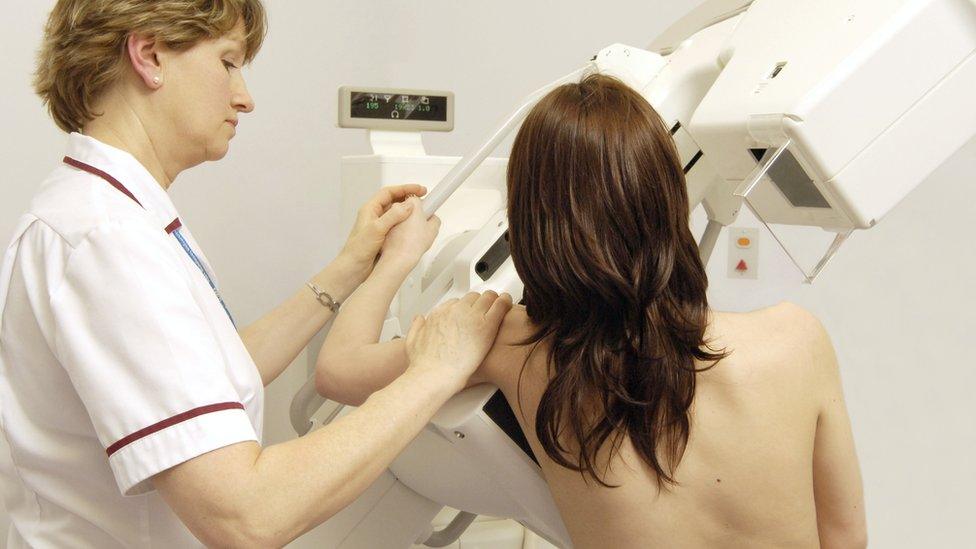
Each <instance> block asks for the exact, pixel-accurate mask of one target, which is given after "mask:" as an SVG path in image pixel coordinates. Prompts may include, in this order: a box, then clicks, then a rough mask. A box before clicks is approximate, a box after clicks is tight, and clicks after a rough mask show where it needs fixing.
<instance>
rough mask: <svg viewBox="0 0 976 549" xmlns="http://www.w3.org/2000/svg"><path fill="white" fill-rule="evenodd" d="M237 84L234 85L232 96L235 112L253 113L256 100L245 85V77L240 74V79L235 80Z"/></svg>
mask: <svg viewBox="0 0 976 549" xmlns="http://www.w3.org/2000/svg"><path fill="white" fill-rule="evenodd" d="M235 80H236V81H237V82H236V83H235V85H234V89H233V94H232V96H231V102H232V103H233V106H234V110H236V111H238V112H251V111H253V110H254V98H253V97H251V94H250V93H248V91H247V84H245V83H244V77H243V76H241V75H240V72H238V77H237V78H236V79H235Z"/></svg>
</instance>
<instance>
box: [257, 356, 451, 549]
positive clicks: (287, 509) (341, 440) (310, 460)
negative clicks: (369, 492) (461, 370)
mask: <svg viewBox="0 0 976 549" xmlns="http://www.w3.org/2000/svg"><path fill="white" fill-rule="evenodd" d="M456 385H457V384H452V383H445V382H443V380H434V379H432V378H431V376H430V375H429V374H427V375H425V374H422V373H420V372H418V371H410V372H407V373H405V374H404V375H402V376H401V377H399V378H398V379H397V380H396V381H394V382H393V383H391V384H390V385H389V386H388V387H386V388H385V389H383V390H381V391H377V392H376V393H374V394H373V395H372V396H371V397H370V398H369V399H368V400H367V401H366V402H365V403H364V404H363V405H362V406H361V407H360V408H359V409H357V410H355V411H353V412H351V413H350V414H348V415H346V416H344V417H342V418H340V419H338V420H337V421H335V422H333V423H332V424H330V425H328V426H326V427H324V428H322V429H319V430H318V431H315V432H313V433H312V434H310V435H308V436H306V437H304V438H300V439H296V440H292V441H290V442H287V443H284V444H280V445H276V446H271V447H268V448H266V449H265V450H264V451H262V452H261V454H260V456H259V457H258V459H257V461H256V462H255V463H254V467H253V474H252V475H251V481H250V482H249V483H248V484H249V486H248V490H247V491H248V492H249V493H250V494H251V497H250V498H249V499H250V501H251V502H252V505H253V506H254V507H253V509H252V512H255V513H258V514H259V517H258V518H257V519H256V522H257V523H263V524H266V525H267V526H268V528H269V531H270V532H273V533H275V534H274V535H275V537H277V538H278V539H276V540H275V541H276V543H275V545H283V544H284V543H287V542H288V541H290V540H292V539H294V538H295V537H297V536H299V535H301V534H302V533H303V532H305V531H307V530H309V529H310V528H312V527H314V526H315V525H317V524H319V523H321V522H323V521H325V520H326V519H328V518H329V517H331V516H333V515H334V514H335V513H337V512H338V511H340V510H341V509H343V508H344V507H345V506H347V505H349V504H350V503H352V501H353V500H355V499H356V498H357V497H358V496H359V494H361V493H362V492H363V491H364V490H365V489H366V488H367V487H368V486H369V485H370V484H371V483H372V482H373V481H374V480H375V479H376V478H377V477H378V476H379V475H380V474H381V473H382V472H383V471H384V470H385V469H386V468H387V467H388V466H389V464H390V463H391V462H392V461H393V459H394V458H395V457H396V456H397V455H398V454H399V453H400V452H401V451H402V450H403V448H405V447H406V446H407V444H409V443H410V441H411V440H413V438H414V437H415V436H416V435H417V433H419V432H420V430H421V429H422V428H423V427H424V425H426V424H427V422H428V421H429V420H430V418H431V416H432V415H433V414H434V413H435V412H436V411H437V410H438V409H439V408H440V407H441V405H443V403H444V402H445V401H446V400H447V399H448V398H450V397H451V396H452V395H453V394H454V392H455V391H456V390H457V388H458V387H457V386H456ZM278 542H280V543H278Z"/></svg>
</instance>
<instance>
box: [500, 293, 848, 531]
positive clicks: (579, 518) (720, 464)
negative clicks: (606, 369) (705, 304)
mask: <svg viewBox="0 0 976 549" xmlns="http://www.w3.org/2000/svg"><path fill="white" fill-rule="evenodd" d="M531 329H532V326H531V324H530V323H529V320H528V317H527V315H526V313H525V309H524V308H521V307H516V308H514V309H513V310H512V311H511V313H509V315H508V318H506V321H505V323H504V324H503V326H502V330H501V332H500V333H499V338H498V340H497V341H496V343H495V347H494V349H493V350H492V352H491V353H490V354H489V356H488V358H487V359H486V361H485V365H484V367H483V372H482V373H483V375H484V376H485V377H486V378H488V379H489V380H490V381H492V382H493V383H495V384H496V385H498V386H499V387H500V388H501V389H502V391H503V392H504V393H505V396H506V397H507V399H508V401H509V403H510V404H511V405H512V408H513V409H514V410H515V411H516V416H518V418H519V421H520V422H521V425H522V428H523V430H524V431H525V434H526V436H527V437H528V439H529V442H530V444H531V445H532V449H533V451H534V452H535V454H536V456H537V457H538V458H539V461H540V463H541V464H542V469H543V472H544V474H545V476H546V479H547V481H548V483H549V486H550V488H551V490H552V493H553V496H554V497H555V499H556V503H557V505H558V506H559V509H560V512H561V514H562V516H563V519H564V521H565V523H566V526H567V528H568V529H569V532H570V535H571V536H572V538H573V541H574V545H575V547H576V548H577V549H586V548H603V547H614V548H638V547H640V548H647V547H669V548H670V547H674V548H679V547H723V548H724V547H749V548H761V547H819V546H821V543H822V545H823V546H824V547H849V546H858V545H862V543H861V542H860V541H858V540H857V539H856V538H857V537H858V536H857V535H854V536H851V535H850V534H851V533H852V532H853V533H855V534H856V533H857V532H859V531H863V520H864V519H863V516H864V514H863V503H862V499H861V488H860V486H861V482H860V473H859V471H858V466H857V459H856V456H855V454H854V448H853V441H852V438H851V432H850V424H849V421H848V419H847V412H846V410H845V407H844V402H843V396H842V393H841V390H840V382H839V376H838V373H837V368H836V360H835V359H834V357H833V351H832V348H831V347H830V342H829V340H828V339H827V337H826V334H825V333H824V331H823V328H822V327H821V326H820V324H819V322H818V321H817V320H816V319H815V318H814V317H812V316H811V315H810V314H809V313H807V312H805V311H803V310H802V309H800V308H799V307H796V306H794V305H790V304H782V305H778V306H776V307H771V308H769V309H764V310H761V311H756V312H753V313H747V314H731V313H715V314H714V315H713V318H712V322H711V324H710V326H709V331H708V334H707V339H708V340H709V341H711V343H712V347H713V348H717V349H723V348H724V349H726V350H728V351H731V354H730V356H729V357H728V358H726V359H724V360H722V361H721V362H720V363H719V364H718V365H716V366H715V367H714V368H712V369H710V370H708V371H705V372H702V373H700V374H698V380H697V388H696V394H695V399H694V404H693V406H692V409H691V434H690V437H689V440H688V444H687V447H686V450H685V453H684V456H683V458H682V460H681V462H680V464H679V466H678V468H677V470H676V472H675V478H676V480H677V485H676V486H673V487H666V488H664V489H659V488H658V482H657V479H656V477H655V476H654V473H653V470H652V469H650V468H649V467H647V466H645V464H644V463H643V462H641V460H640V459H639V458H638V457H637V455H636V454H635V453H634V451H633V449H632V447H630V445H629V441H627V440H626V439H625V441H624V443H623V445H622V447H621V451H620V452H619V454H617V455H615V456H614V457H613V459H612V460H610V461H609V463H606V460H605V459H604V460H603V461H604V463H605V464H607V466H608V468H607V473H606V476H605V478H604V480H605V481H606V482H608V483H609V484H612V485H618V486H619V487H617V488H604V487H602V486H600V484H599V483H596V482H595V481H593V480H592V479H588V480H587V481H584V480H583V478H582V476H581V475H580V474H579V473H578V472H575V471H571V470H569V469H566V468H563V467H560V466H558V465H556V464H555V463H554V462H553V461H552V460H551V459H549V458H548V456H546V454H545V452H544V451H543V450H542V448H541V446H540V445H539V441H538V438H537V437H536V435H535V414H536V409H537V407H538V403H539V400H540V398H541V395H542V392H543V391H544V389H545V387H546V382H547V380H548V377H547V373H546V369H547V368H546V364H545V360H546V353H547V350H548V349H546V348H545V347H544V346H545V343H544V342H543V343H541V344H540V345H539V346H538V348H537V349H536V350H535V351H534V352H531V353H530V347H525V346H521V347H520V346H513V345H512V343H514V342H517V341H521V340H524V338H525V337H526V336H527V335H529V333H530V331H531ZM526 358H528V362H527V363H526V367H525V372H524V374H523V377H522V382H521V406H520V405H519V400H520V399H519V395H517V393H516V391H517V386H518V378H519V372H520V370H521V366H522V364H523V362H525V360H526ZM602 454H603V456H605V455H606V449H604V450H603V452H602ZM818 515H819V517H818ZM818 518H819V521H820V524H819V527H818ZM862 537H863V536H862ZM851 542H853V543H851Z"/></svg>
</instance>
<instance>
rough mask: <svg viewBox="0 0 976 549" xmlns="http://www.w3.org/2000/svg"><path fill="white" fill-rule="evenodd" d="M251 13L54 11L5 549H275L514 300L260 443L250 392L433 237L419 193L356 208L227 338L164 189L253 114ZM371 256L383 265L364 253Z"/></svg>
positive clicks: (170, 2)
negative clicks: (355, 296) (315, 426)
mask: <svg viewBox="0 0 976 549" xmlns="http://www.w3.org/2000/svg"><path fill="white" fill-rule="evenodd" d="M265 29H266V16H265V11H264V8H263V6H262V5H261V2H260V0H59V1H58V2H57V4H56V6H55V7H54V9H53V11H52V13H51V15H50V18H49V20H48V23H47V26H46V28H45V33H44V39H43V44H42V45H41V49H40V53H39V58H38V61H37V72H36V75H35V82H34V84H35V89H36V91H37V93H38V94H39V95H40V97H41V99H42V100H43V101H44V103H45V105H46V106H47V107H48V110H49V112H50V114H51V117H52V118H53V119H54V122H55V123H56V124H57V125H58V127H60V128H61V129H62V130H64V131H65V132H68V133H69V134H70V135H69V136H68V140H67V149H66V152H65V154H64V158H63V160H61V161H60V162H59V163H58V164H57V165H52V166H51V167H52V171H51V173H50V175H49V176H48V178H47V179H46V180H45V181H44V182H43V183H42V184H41V186H40V187H39V189H38V191H37V194H36V195H35V197H34V199H33V200H32V202H31V204H30V206H29V209H28V211H27V213H25V214H24V216H23V217H22V218H21V220H20V222H19V223H18V225H17V228H16V230H15V233H14V235H13V240H12V242H11V243H10V245H9V247H8V248H7V249H6V251H5V253H4V257H3V263H2V270H0V429H2V435H3V436H4V438H5V439H6V442H7V444H8V446H9V449H10V451H9V454H4V455H3V456H2V457H0V485H2V491H3V497H4V503H5V505H6V508H7V510H8V512H9V514H10V517H11V521H12V524H11V529H10V535H9V539H8V544H7V546H8V547H10V548H17V547H28V546H30V547H98V548H106V547H150V546H152V547H187V546H193V545H199V544H200V543H203V544H206V545H220V546H243V545H246V546H262V547H264V546H281V545H284V544H286V543H287V542H289V541H290V540H292V539H294V538H296V537H297V536H299V535H301V534H302V533H303V532H305V531H307V530H309V529H310V528H312V527H314V526H315V525H317V524H319V523H321V522H322V521H324V520H326V519H327V518H329V517H330V516H332V515H334V514H335V513H336V512H338V511H339V510H341V509H342V508H343V507H344V506H346V505H348V504H349V503H351V502H352V501H353V500H354V499H355V498H356V497H357V496H358V495H359V494H360V493H361V492H362V491H363V490H364V489H365V488H366V487H368V486H369V484H370V483H371V482H372V481H373V480H374V479H375V478H377V477H378V476H379V475H380V474H381V473H382V471H384V470H385V468H386V467H387V465H389V463H390V462H391V461H392V460H393V459H394V457H395V456H396V455H397V454H398V453H399V451H400V450H402V449H403V448H404V447H405V446H406V445H407V444H408V443H409V442H410V440H411V439H412V438H413V437H414V436H415V435H416V434H417V433H418V432H419V431H420V430H421V429H422V428H423V426H424V425H425V424H426V423H427V421H428V420H429V419H430V417H431V416H432V415H433V413H434V412H436V410H437V409H438V408H439V407H440V406H441V405H442V404H443V403H444V402H445V401H446V400H447V399H448V398H450V397H451V396H452V395H453V394H455V393H456V392H457V391H458V390H460V389H461V388H462V387H464V385H465V383H467V381H468V377H469V376H470V374H471V373H472V372H473V371H474V370H475V368H476V367H477V366H478V364H480V362H481V360H482V359H483V357H484V355H485V353H486V352H487V350H488V349H489V347H490V346H491V343H492V341H493V340H494V338H495V335H496V333H497V329H498V326H499V323H500V321H501V318H502V317H503V316H504V314H505V312H507V310H508V308H509V307H510V306H511V300H510V298H508V297H507V296H503V297H498V296H497V295H495V294H493V293H486V294H484V295H479V294H469V295H468V296H466V297H465V298H463V299H461V300H454V301H452V302H449V303H447V304H445V305H444V306H442V307H440V308H438V309H436V310H434V311H433V312H431V313H430V314H429V315H427V317H426V318H421V319H419V321H417V322H414V325H413V327H412V328H411V331H410V333H409V334H408V336H407V349H408V354H409V357H410V367H409V368H408V369H407V371H406V373H404V374H403V375H402V376H401V377H400V378H398V379H397V380H396V381H394V382H392V383H391V384H390V385H388V386H387V387H386V388H384V389H382V390H380V391H377V392H376V393H374V394H373V395H372V396H371V397H370V398H369V399H368V400H367V401H366V402H365V403H364V404H363V405H362V406H361V407H359V408H358V409H357V410H355V411H354V412H352V413H349V414H348V415H346V416H344V417H343V418H341V419H339V420H337V421H335V422H333V423H331V424H330V425H328V426H327V427H325V428H322V429H319V430H317V431H315V432H313V433H311V434H310V435H308V436H306V437H303V438H300V439H296V440H292V441H289V442H286V443H283V444H279V445H274V446H268V447H262V446H261V427H262V422H263V413H264V410H263V406H264V386H265V385H267V384H268V383H270V382H271V381H272V380H274V379H275V378H276V377H277V376H278V375H279V374H280V373H281V372H282V371H283V370H284V369H285V368H286V367H287V365H288V364H290V363H291V362H292V361H293V360H294V358H295V357H296V356H297V355H298V354H299V352H300V351H301V350H302V349H303V348H304V347H305V346H306V344H307V343H308V341H309V339H310V338H311V337H312V336H313V335H314V334H315V333H316V332H318V331H319V330H320V329H321V328H322V327H323V325H324V324H325V322H326V321H327V320H328V319H329V318H330V317H331V316H332V315H333V314H334V313H335V312H336V311H337V310H338V308H339V307H340V306H341V303H342V301H344V300H345V299H346V297H347V296H348V295H350V294H351V293H352V292H353V291H354V290H355V289H356V288H357V287H358V286H359V285H360V283H361V282H363V281H364V280H365V279H366V278H367V277H368V276H369V274H370V272H371V270H372V269H373V267H374V265H377V264H380V263H385V264H386V265H385V266H390V265H392V266H394V267H395V268H398V269H410V268H412V267H413V266H414V265H415V264H416V263H417V262H418V261H419V259H420V256H421V255H422V254H423V253H424V251H426V249H427V248H428V247H429V246H430V244H431V242H432V241H433V238H434V236H435V235H436V233H437V228H438V221H437V219H436V218H432V219H430V220H428V219H426V218H425V217H424V216H423V213H422V211H421V207H420V202H419V200H418V199H417V198H415V197H414V196H412V195H423V194H424V193H425V189H423V188H422V187H420V186H418V185H403V186H399V187H392V188H387V189H385V190H383V191H381V192H380V193H379V194H377V195H376V196H375V197H374V198H373V199H371V200H370V201H369V202H368V203H366V204H365V205H364V206H363V207H362V209H361V210H360V212H359V215H358V219H357V221H356V223H355V226H354V228H353V229H352V232H351V234H350V235H349V238H348V240H347V242H346V243H345V245H344V247H343V248H342V251H341V252H340V253H339V254H338V256H337V257H336V258H335V260H333V261H332V262H331V263H329V264H328V265H326V266H325V267H324V268H323V269H322V270H321V271H320V272H319V273H317V274H315V275H314V276H312V277H310V279H309V280H308V284H307V285H305V286H302V287H300V288H298V289H297V291H296V292H295V293H294V294H293V295H292V296H291V297H289V298H288V299H287V300H286V301H285V302H283V303H282V304H280V305H279V306H277V307H276V308H275V309H273V310H272V311H270V312H269V313H267V314H266V315H265V316H263V317H262V318H260V319H259V320H257V321H256V322H254V323H253V324H251V325H249V326H238V325H236V324H235V321H234V319H233V318H232V315H231V309H230V307H228V304H227V303H225V302H224V300H223V299H222V298H221V295H220V286H219V284H218V281H217V277H216V276H215V274H214V272H213V270H212V269H211V267H210V265H209V263H208V262H207V259H206V257H205V255H204V253H203V250H202V249H201V247H200V245H199V243H198V242H197V241H196V240H194V238H193V235H192V234H191V232H190V229H189V228H188V227H187V226H186V224H185V223H184V222H183V221H182V220H181V219H180V216H179V213H178V212H177V211H176V208H175V207H174V205H173V202H172V201H171V200H170V198H169V196H168V194H167V190H168V189H169V187H170V185H171V184H172V183H173V182H174V180H175V179H176V178H177V176H178V175H179V174H180V173H182V172H183V171H184V170H186V169H188V168H191V167H193V166H196V165H198V164H200V163H203V162H206V161H212V160H219V159H221V158H222V157H223V156H224V155H225V154H226V153H227V150H228V147H229V143H230V141H231V139H232V138H233V137H234V135H235V133H236V132H237V126H238V122H239V121H240V119H241V117H242V116H243V115H246V114H247V113H249V112H251V111H252V110H253V109H254V101H253V100H252V98H251V96H250V95H249V94H248V92H247V89H246V87H245V83H244V78H243V75H242V72H241V68H242V66H243V65H244V64H246V63H248V62H249V61H251V60H252V59H253V57H254V56H255V55H256V54H257V52H258V50H259V48H260V46H261V43H262V41H263V39H264V36H265ZM380 252H382V253H380Z"/></svg>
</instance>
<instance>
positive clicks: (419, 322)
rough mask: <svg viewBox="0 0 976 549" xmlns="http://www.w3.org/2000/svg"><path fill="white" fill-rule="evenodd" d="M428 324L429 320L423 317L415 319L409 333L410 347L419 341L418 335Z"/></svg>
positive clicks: (408, 342)
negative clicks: (416, 340) (415, 341)
mask: <svg viewBox="0 0 976 549" xmlns="http://www.w3.org/2000/svg"><path fill="white" fill-rule="evenodd" d="M426 322H427V319H426V318H424V317H423V316H421V315H417V316H415V317H413V322H411V323H410V330H408V331H407V338H406V343H407V346H408V347H410V346H411V345H412V344H413V342H414V340H415V339H417V335H418V334H419V333H420V330H421V329H423V327H424V324H425V323H426Z"/></svg>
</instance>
